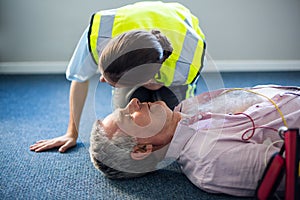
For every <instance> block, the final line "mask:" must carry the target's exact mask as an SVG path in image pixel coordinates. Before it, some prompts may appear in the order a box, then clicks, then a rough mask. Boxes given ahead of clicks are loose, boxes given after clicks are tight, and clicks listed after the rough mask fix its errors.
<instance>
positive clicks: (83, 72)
mask: <svg viewBox="0 0 300 200" xmlns="http://www.w3.org/2000/svg"><path fill="white" fill-rule="evenodd" d="M88 30H89V27H88V28H86V29H85V31H84V33H83V34H82V36H81V38H80V40H79V42H78V44H77V47H76V49H75V51H74V53H73V56H72V58H71V60H70V62H69V65H68V67H67V70H66V78H67V79H68V80H70V81H78V82H84V81H86V80H88V79H90V78H91V77H92V76H93V75H95V74H97V73H99V71H98V67H97V64H96V63H95V62H94V60H93V58H92V55H91V53H90V51H89V47H88Z"/></svg>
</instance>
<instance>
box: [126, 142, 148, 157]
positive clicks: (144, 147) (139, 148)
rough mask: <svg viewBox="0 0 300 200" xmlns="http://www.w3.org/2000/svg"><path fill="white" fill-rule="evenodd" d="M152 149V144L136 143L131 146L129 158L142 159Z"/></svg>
mask: <svg viewBox="0 0 300 200" xmlns="http://www.w3.org/2000/svg"><path fill="white" fill-rule="evenodd" d="M152 149H153V146H152V144H138V145H136V146H134V147H133V150H132V152H131V153H130V155H131V158H132V159H133V160H143V159H145V158H146V157H148V156H149V155H150V154H151V152H152Z"/></svg>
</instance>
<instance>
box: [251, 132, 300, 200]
mask: <svg viewBox="0 0 300 200" xmlns="http://www.w3.org/2000/svg"><path fill="white" fill-rule="evenodd" d="M279 134H281V135H282V136H283V138H284V145H283V146H282V148H281V150H280V152H279V153H276V154H274V155H273V156H272V158H271V159H270V161H269V163H268V165H267V167H266V169H265V171H264V174H263V176H262V178H261V179H260V181H259V183H258V186H257V188H256V197H257V198H258V199H260V200H265V199H271V198H273V196H274V193H275V191H276V189H277V187H278V185H279V184H280V181H281V180H282V177H283V175H284V173H285V175H286V179H285V197H284V198H285V199H286V200H299V199H300V135H299V129H285V130H283V129H280V130H279ZM284 151H285V158H284V157H283V153H284Z"/></svg>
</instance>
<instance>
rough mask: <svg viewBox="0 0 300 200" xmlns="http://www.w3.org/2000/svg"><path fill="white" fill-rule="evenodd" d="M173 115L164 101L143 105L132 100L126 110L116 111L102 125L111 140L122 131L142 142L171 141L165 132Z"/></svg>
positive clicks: (136, 100)
mask: <svg viewBox="0 0 300 200" xmlns="http://www.w3.org/2000/svg"><path fill="white" fill-rule="evenodd" d="M172 114H173V112H172V111H171V110H170V109H169V108H168V107H167V106H166V104H165V103H164V102H162V101H157V102H154V103H141V102H139V100H138V99H132V100H131V101H130V102H129V103H128V105H127V106H126V107H125V108H123V109H117V110H115V111H114V112H113V113H112V114H110V115H108V116H107V117H106V118H105V119H104V120H103V121H102V123H103V126H104V127H105V129H106V131H107V133H108V137H109V138H112V137H113V135H114V133H115V132H116V131H117V130H118V129H120V130H121V131H122V132H124V133H125V134H127V135H131V136H133V137H136V138H139V139H140V140H141V141H144V142H146V141H147V142H151V141H149V140H155V141H156V142H159V141H160V140H165V139H166V138H168V139H169V137H168V136H166V135H164V131H163V130H164V129H165V128H166V127H167V126H168V123H169V122H170V118H171V117H172Z"/></svg>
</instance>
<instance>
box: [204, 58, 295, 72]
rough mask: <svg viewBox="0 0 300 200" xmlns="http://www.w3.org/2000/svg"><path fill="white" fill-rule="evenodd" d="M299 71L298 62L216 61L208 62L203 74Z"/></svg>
mask: <svg viewBox="0 0 300 200" xmlns="http://www.w3.org/2000/svg"><path fill="white" fill-rule="evenodd" d="M216 71H219V72H262V71H267V72H268V71H300V60H217V61H208V62H207V65H206V67H205V68H204V69H203V72H216Z"/></svg>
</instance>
